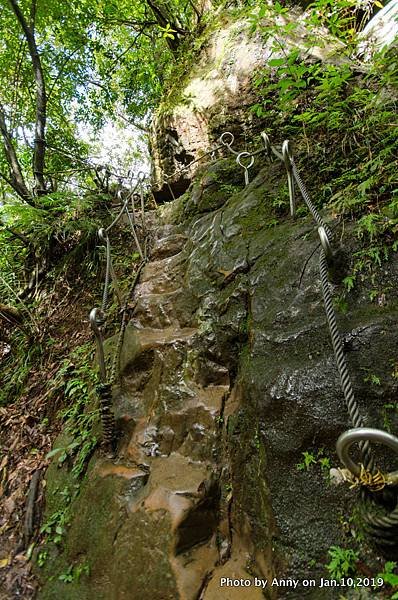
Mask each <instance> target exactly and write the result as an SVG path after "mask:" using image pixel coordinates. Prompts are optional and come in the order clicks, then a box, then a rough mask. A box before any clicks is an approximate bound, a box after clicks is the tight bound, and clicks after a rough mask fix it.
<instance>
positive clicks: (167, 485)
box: [96, 225, 263, 600]
mask: <svg viewBox="0 0 398 600" xmlns="http://www.w3.org/2000/svg"><path fill="white" fill-rule="evenodd" d="M185 243H186V237H185V236H183V235H182V234H181V233H179V232H178V230H177V229H176V228H174V227H172V226H170V225H165V226H158V227H157V231H156V236H155V240H154V243H153V249H152V253H151V261H150V262H149V263H148V264H147V265H146V266H145V268H144V269H143V272H142V274H141V277H140V280H139V283H138V285H137V287H136V290H135V297H134V302H135V308H134V313H133V317H132V320H131V322H130V323H129V326H128V327H127V331H126V336H125V342H124V345H123V349H122V353H121V362H120V374H121V387H120V391H119V393H118V395H117V400H116V411H117V417H118V421H119V423H120V425H121V429H122V431H123V436H122V440H121V443H120V447H119V450H118V455H117V459H116V461H113V462H112V463H111V462H109V461H103V462H102V463H97V467H96V469H97V473H98V475H99V476H100V477H101V478H123V480H128V487H127V488H126V491H125V492H124V495H123V500H122V504H123V508H124V510H125V522H124V524H122V525H121V526H120V527H121V532H120V533H119V534H118V535H117V538H115V541H114V548H115V552H116V554H119V553H120V547H121V546H122V547H123V543H122V544H121V539H120V538H121V535H122V531H123V530H126V529H128V530H129V531H131V533H130V535H131V536H133V538H134V539H130V540H129V541H128V543H129V545H130V548H131V547H133V548H134V549H135V552H134V554H133V555H132V556H131V557H130V558H129V560H128V563H129V565H131V564H132V563H135V565H137V564H138V565H140V568H139V573H138V572H137V569H136V567H135V568H134V569H133V570H134V577H132V576H130V577H129V583H128V590H129V591H127V588H126V589H124V588H123V586H121V580H120V579H118V581H114V582H113V586H115V589H117V590H118V591H117V594H116V596H115V597H117V598H137V599H138V598H140V600H141V599H142V600H145V599H146V598H148V599H149V598H151V600H157V599H158V600H167V599H169V598H170V599H181V600H194V599H199V598H201V599H204V600H213V599H214V600H215V599H216V598H217V599H218V598H221V597H222V598H225V599H227V598H231V599H233V598H240V599H244V598H252V599H255V598H262V597H263V596H262V595H261V592H260V591H259V590H258V589H254V588H250V589H248V590H247V589H245V588H239V589H236V588H224V589H223V590H221V589H220V577H224V576H226V577H232V578H239V577H248V573H247V572H246V571H245V563H246V561H247V560H248V552H247V548H245V544H244V543H243V541H240V543H239V541H237V542H236V543H235V545H234V549H233V552H232V554H231V547H230V546H231V532H230V531H229V525H228V519H225V518H224V522H222V519H221V512H220V497H221V493H222V490H221V489H220V481H219V480H220V474H221V466H222V465H221V464H218V462H217V459H219V457H220V447H221V439H220V432H221V429H220V427H219V423H220V418H221V417H220V415H221V414H222V410H223V403H224V400H225V397H226V396H227V394H228V393H229V375H228V370H227V369H226V368H225V367H223V366H222V365H215V364H214V365H213V372H211V369H210V370H208V371H207V372H204V370H203V366H202V365H200V364H199V362H198V361H197V360H196V357H197V355H198V353H199V349H198V342H199V343H200V341H199V339H200V338H199V336H198V324H197V319H196V315H195V309H196V305H195V301H194V300H193V299H192V298H191V296H190V294H189V292H188V290H187V289H186V288H185V287H184V270H185V267H186V264H185V262H186V255H185V253H184V245H185ZM127 523H130V524H131V523H134V527H133V529H132V530H131V525H130V526H128V525H127ZM124 543H125V544H127V538H126V537H124ZM239 546H240V547H239ZM228 558H229V560H227V559H228ZM226 561H227V562H226ZM115 562H116V563H117V561H115ZM225 563H226V564H225ZM129 568H130V566H129ZM116 569H117V566H116ZM113 586H112V587H113ZM220 593H221V594H222V596H220Z"/></svg>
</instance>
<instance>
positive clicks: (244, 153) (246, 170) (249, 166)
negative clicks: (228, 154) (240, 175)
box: [236, 152, 254, 185]
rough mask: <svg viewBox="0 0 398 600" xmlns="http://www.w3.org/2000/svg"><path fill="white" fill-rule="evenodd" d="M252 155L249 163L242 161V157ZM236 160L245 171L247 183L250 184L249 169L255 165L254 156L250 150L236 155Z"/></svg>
mask: <svg viewBox="0 0 398 600" xmlns="http://www.w3.org/2000/svg"><path fill="white" fill-rule="evenodd" d="M246 157H250V161H249V162H248V164H247V165H245V164H244V163H243V162H242V158H246ZM236 162H237V163H238V165H239V166H240V167H242V169H244V172H245V185H249V169H250V168H251V167H252V166H253V165H254V156H252V155H251V154H250V152H240V153H239V154H238V156H237V157H236Z"/></svg>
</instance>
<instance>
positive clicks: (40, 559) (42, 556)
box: [37, 550, 48, 568]
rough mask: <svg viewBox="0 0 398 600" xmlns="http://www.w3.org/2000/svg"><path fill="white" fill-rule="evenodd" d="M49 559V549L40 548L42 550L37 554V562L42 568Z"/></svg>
mask: <svg viewBox="0 0 398 600" xmlns="http://www.w3.org/2000/svg"><path fill="white" fill-rule="evenodd" d="M47 559H48V552H47V550H40V552H39V553H38V555H37V564H38V566H39V567H40V568H42V567H44V565H45V564H46V561H47Z"/></svg>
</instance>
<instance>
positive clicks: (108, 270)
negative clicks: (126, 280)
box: [100, 230, 112, 313]
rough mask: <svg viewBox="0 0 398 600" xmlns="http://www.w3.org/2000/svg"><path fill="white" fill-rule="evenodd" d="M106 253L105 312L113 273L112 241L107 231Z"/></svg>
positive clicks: (103, 307)
mask: <svg viewBox="0 0 398 600" xmlns="http://www.w3.org/2000/svg"><path fill="white" fill-rule="evenodd" d="M100 231H101V230H100ZM102 241H104V240H102ZM105 253H106V267H105V282H104V290H103V294H102V304H101V310H102V312H103V313H105V312H106V309H107V306H108V293H109V292H108V290H109V281H110V274H111V261H112V257H111V243H110V241H109V237H108V234H107V233H106V239H105Z"/></svg>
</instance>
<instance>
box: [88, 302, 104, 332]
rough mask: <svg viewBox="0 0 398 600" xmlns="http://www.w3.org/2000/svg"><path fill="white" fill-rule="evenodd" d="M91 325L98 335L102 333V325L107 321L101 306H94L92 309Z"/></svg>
mask: <svg viewBox="0 0 398 600" xmlns="http://www.w3.org/2000/svg"><path fill="white" fill-rule="evenodd" d="M89 318H90V327H91V329H92V330H93V332H94V333H95V335H96V336H99V335H101V331H100V327H101V325H103V324H104V323H105V313H104V311H103V310H102V309H101V308H93V309H92V310H91V311H90V317H89Z"/></svg>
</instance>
